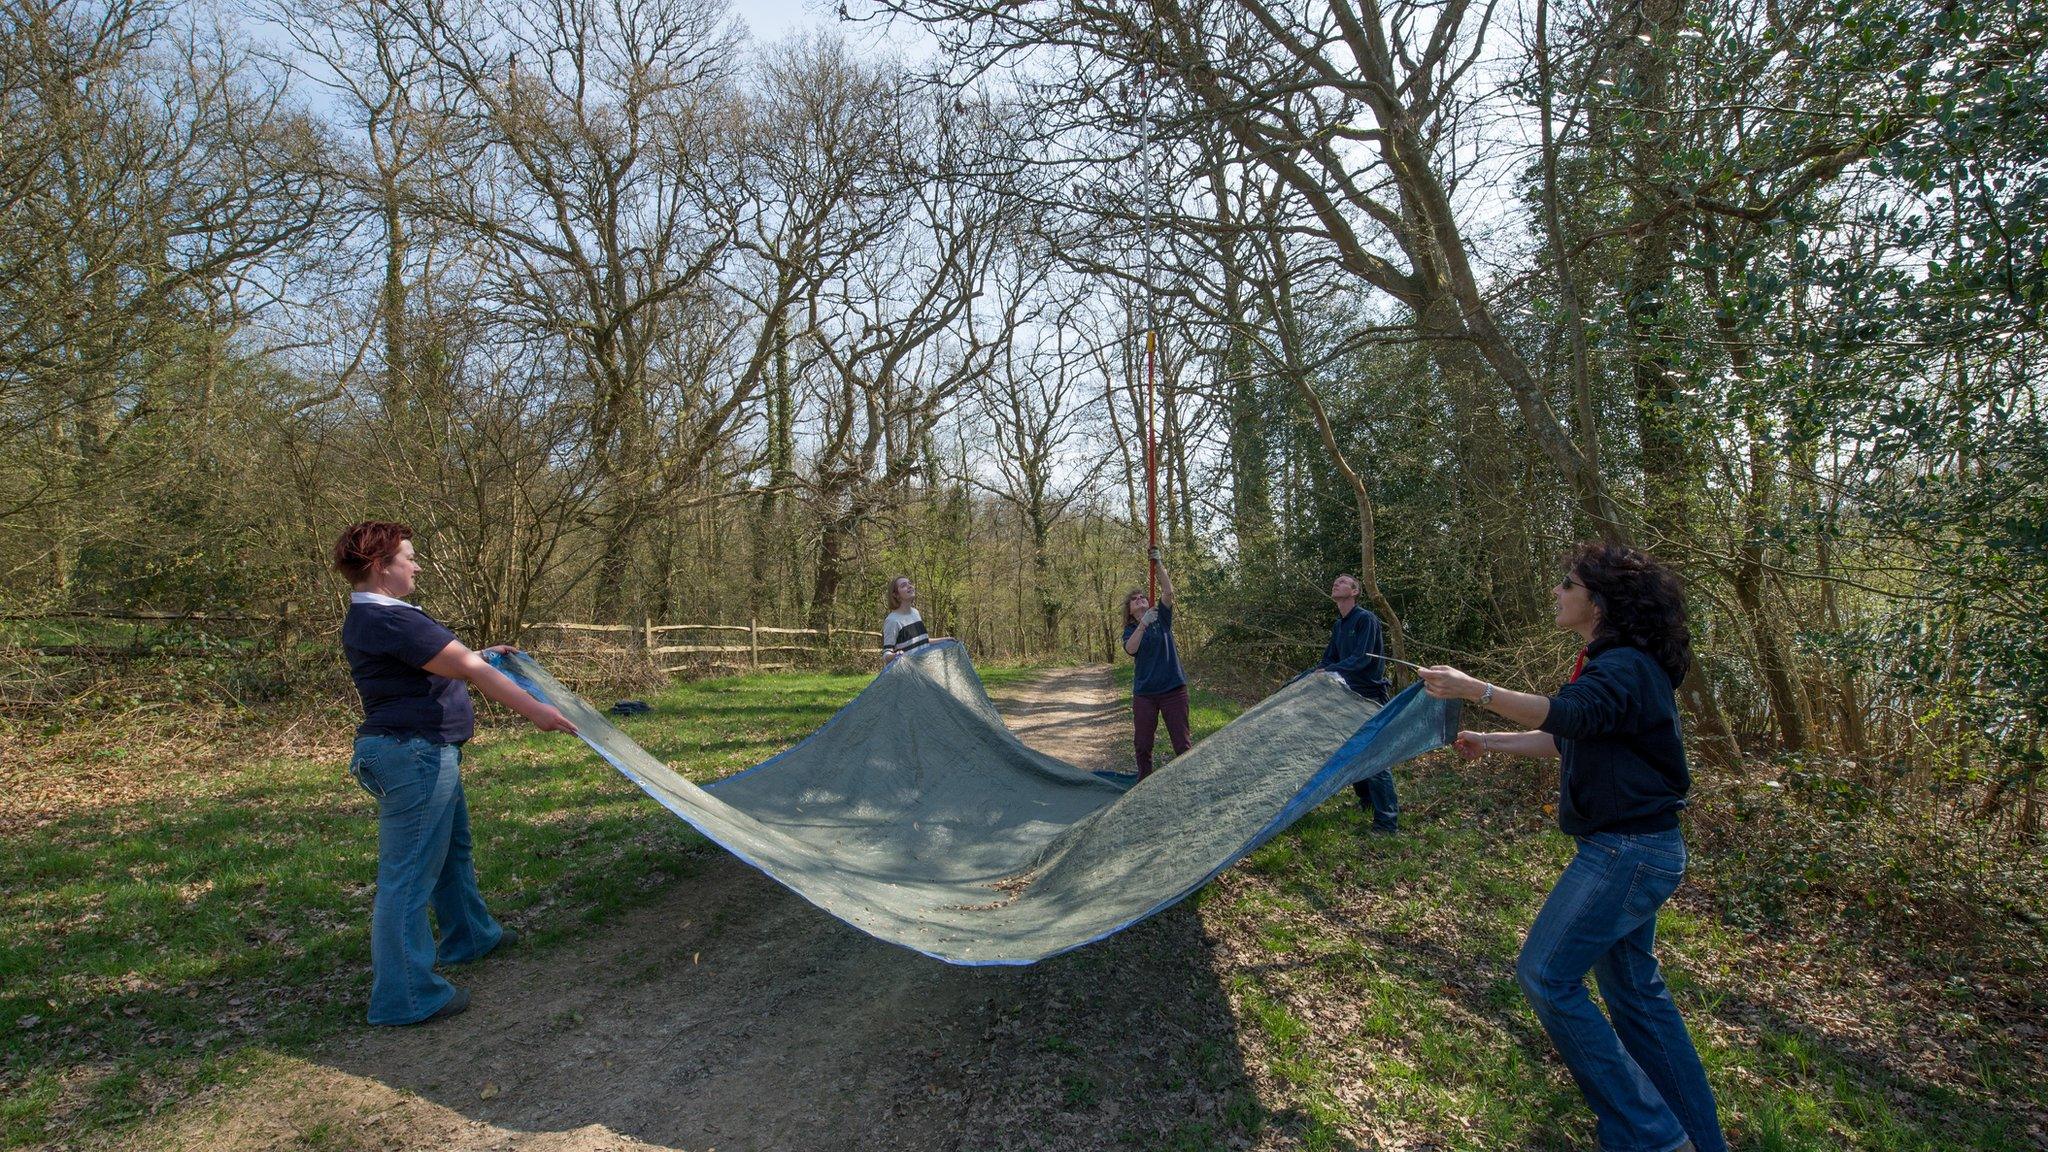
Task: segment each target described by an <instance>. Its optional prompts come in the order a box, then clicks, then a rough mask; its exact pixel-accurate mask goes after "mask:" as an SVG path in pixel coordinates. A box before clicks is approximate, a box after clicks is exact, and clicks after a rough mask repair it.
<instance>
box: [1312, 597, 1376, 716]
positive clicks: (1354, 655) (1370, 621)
mask: <svg viewBox="0 0 2048 1152" xmlns="http://www.w3.org/2000/svg"><path fill="white" fill-rule="evenodd" d="M1384 647H1385V640H1384V639H1383V630H1382V628H1381V625H1380V618H1379V616H1378V614H1376V613H1374V612H1373V611H1372V610H1371V609H1369V608H1361V607H1359V606H1358V605H1356V604H1353V605H1352V606H1351V611H1349V612H1347V613H1345V614H1344V615H1342V616H1339V617H1338V618H1337V623H1336V624H1335V625H1334V626H1332V627H1331V629H1330V644H1329V647H1327V648H1324V649H1323V662H1322V663H1321V664H1319V665H1317V667H1318V668H1319V669H1320V670H1322V671H1326V672H1335V673H1337V674H1338V675H1339V676H1342V677H1344V682H1345V683H1346V684H1349V685H1351V690H1352V691H1353V692H1356V693H1358V694H1359V695H1360V696H1363V697H1365V698H1366V699H1368V700H1378V701H1379V702H1380V703H1382V704H1384V703H1386V701H1387V662H1386V661H1385V660H1384V659H1383V658H1382V657H1383V656H1384V655H1385V653H1384V651H1383V648H1384Z"/></svg>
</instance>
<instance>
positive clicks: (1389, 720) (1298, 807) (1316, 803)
mask: <svg viewBox="0 0 2048 1152" xmlns="http://www.w3.org/2000/svg"><path fill="white" fill-rule="evenodd" d="M957 643H959V641H957V640H938V641H933V642H932V643H930V644H926V645H922V646H920V647H918V648H916V649H913V650H911V651H910V652H907V653H905V654H904V655H902V656H900V657H898V658H897V661H896V662H892V663H891V664H890V665H888V666H887V667H884V668H883V669H882V671H881V673H880V675H884V676H886V675H888V673H889V671H890V669H891V668H894V667H895V664H896V663H900V662H901V661H903V660H914V659H917V658H919V657H920V656H924V655H927V654H929V653H931V652H933V651H936V650H938V648H939V647H940V646H941V645H945V644H957ZM522 655H524V654H523V653H522ZM485 659H486V660H488V661H489V662H490V663H491V665H492V666H493V667H495V668H497V669H499V670H500V671H502V672H504V673H505V674H506V675H507V676H509V677H511V678H512V680H513V682H515V683H517V684H518V685H519V686H520V687H521V688H523V689H525V690H526V692H527V694H528V695H531V696H533V697H534V698H536V699H541V700H545V699H547V696H546V694H545V693H544V692H542V691H540V690H539V688H538V687H537V686H536V685H535V684H534V683H533V682H532V681H531V680H529V679H527V678H526V677H525V676H522V675H521V674H520V672H519V669H518V667H517V666H516V665H515V664H513V663H512V662H511V661H508V660H506V659H505V658H504V657H502V656H500V655H498V654H497V653H491V654H488V655H487V656H485ZM527 659H532V657H527ZM968 668H969V671H970V674H971V675H973V676H974V683H975V686H976V687H977V688H981V689H982V692H983V694H984V695H986V694H987V689H986V687H984V686H983V685H982V683H981V675H980V673H978V672H973V671H972V670H973V663H972V662H971V661H970V662H969V663H968ZM1290 683H1291V682H1290ZM872 686H873V685H872V683H871V684H870V685H869V687H872ZM866 692H867V688H863V689H861V690H860V692H858V693H855V694H854V698H853V699H852V700H849V701H847V702H846V703H845V704H844V705H841V706H840V708H839V710H838V711H837V712H834V713H833V714H832V716H831V718H830V719H827V720H826V721H825V722H824V723H823V724H820V725H819V726H818V728H817V730H816V731H814V732H812V733H811V734H810V735H808V736H806V737H804V738H803V739H802V740H799V741H797V742H796V743H795V744H792V745H790V746H789V747H787V748H785V749H783V750H782V751H780V752H777V753H776V754H775V755H773V756H770V757H769V758H768V759H766V760H763V761H761V762H760V763H759V764H756V765H754V766H753V767H751V768H746V769H743V770H741V771H739V772H735V773H733V774H732V775H730V776H726V777H723V778H721V779H719V780H714V781H712V782H711V783H709V784H705V785H700V787H702V788H703V789H704V790H705V791H706V792H715V791H716V790H717V789H718V787H719V785H721V784H725V783H728V782H730V781H733V780H737V779H739V778H740V777H742V776H746V775H749V774H751V773H754V772H759V771H760V770H761V769H763V768H766V767H768V766H769V765H771V764H774V763H775V762H777V761H779V760H781V759H782V758H783V757H785V756H788V755H789V754H791V753H793V752H795V751H796V750H797V749H799V748H801V747H803V746H804V745H805V744H808V743H810V742H811V741H812V740H815V739H817V738H818V736H819V735H820V734H821V733H823V732H824V731H825V730H826V729H828V728H830V727H831V726H832V725H834V724H836V723H838V722H839V719H840V717H842V716H844V715H846V713H847V712H848V711H849V710H850V709H852V707H853V706H854V704H856V703H858V702H859V700H860V698H861V696H862V695H864V694H866ZM1412 709H1420V710H1423V711H1428V712H1434V713H1436V720H1437V725H1436V731H1435V733H1434V735H1433V736H1432V738H1431V740H1430V742H1429V743H1428V744H1427V745H1426V746H1424V747H1423V748H1421V749H1419V750H1417V751H1416V752H1414V753H1411V755H1413V756H1419V755H1421V754H1422V753H1423V752H1426V751H1429V750H1431V749H1435V748H1441V747H1443V746H1444V745H1446V744H1449V743H1450V742H1451V741H1452V740H1453V739H1454V738H1456V736H1457V733H1458V718H1459V705H1458V703H1457V702H1456V701H1452V700H1438V699H1435V698H1433V697H1430V696H1428V695H1425V694H1424V693H1423V691H1422V685H1420V684H1411V685H1409V686H1408V687H1407V688H1405V689H1403V690H1402V691H1401V692H1400V693H1398V694H1397V695H1395V697H1394V698H1393V699H1392V700H1389V701H1387V702H1386V704H1385V705H1384V706H1382V707H1381V708H1380V710H1379V711H1378V712H1375V713H1373V715H1372V718H1371V719H1369V720H1367V721H1366V722H1365V723H1364V724H1362V725H1360V726H1359V728H1358V731H1356V732H1354V733H1352V734H1351V737H1350V739H1348V740H1346V741H1344V743H1343V744H1341V745H1339V746H1338V748H1337V750H1336V751H1335V752H1332V753H1331V754H1330V756H1329V758H1328V759H1327V760H1325V761H1323V766H1322V767H1321V768H1319V769H1317V770H1316V774H1315V775H1314V776H1312V777H1310V778H1309V781H1308V783H1307V784H1305V785H1303V786H1302V789H1301V791H1299V792H1297V793H1295V795H1294V798H1293V799H1292V800H1289V801H1288V802H1287V804H1286V805H1284V806H1283V807H1282V808H1281V809H1280V811H1279V812H1278V813H1276V814H1275V815H1274V817H1273V819H1272V820H1270V821H1268V822H1267V824H1266V826H1265V827H1263V828H1261V829H1259V830H1258V832H1256V833H1254V834H1253V835H1252V838H1251V839H1249V840H1247V841H1245V843H1244V845H1243V847H1241V848H1239V849H1238V850H1236V851H1235V852H1232V853H1231V854H1230V857H1229V858H1228V859H1226V860H1224V861H1223V862H1222V863H1221V864H1218V865H1217V866H1216V867H1215V868H1213V869H1211V870H1210V871H1209V873H1208V874H1207V875H1205V876H1203V877H1202V878H1201V879H1199V880H1197V881H1195V882H1194V883H1193V884H1190V885H1188V886H1187V887H1186V888H1183V889H1181V890H1180V891H1179V892H1176V893H1174V894H1173V895H1172V896H1169V897H1167V898H1166V899H1164V900H1161V901H1160V902H1159V903H1157V904H1154V905H1153V906H1152V907H1150V908H1147V909H1145V910H1144V911H1143V912H1140V913H1138V914H1137V915H1136V916H1133V917H1131V918H1130V919H1128V920H1125V921H1123V922H1122V923H1120V924H1117V925H1115V926H1114V927H1111V928H1108V929H1106V930H1104V931H1102V932H1099V933H1097V934H1096V935H1094V936H1090V937H1089V938H1087V939H1086V940H1079V941H1076V942H1075V943H1073V944H1069V945H1068V946H1066V947H1065V948H1061V949H1059V950H1058V951H1056V952H1048V953H1046V954H1045V955H1044V956H1040V957H1038V958H1037V959H1034V960H960V959H957V958H954V957H950V956H941V955H938V954H937V953H933V952H926V951H925V950H924V949H922V948H919V947H917V946H916V945H914V944H904V943H902V942H900V941H896V940H887V941H884V943H889V944H897V945H899V946H900V947H904V948H908V949H910V950H911V951H913V952H916V953H918V954H919V955H921V956H929V957H931V958H932V959H934V960H938V961H941V962H943V963H946V964H952V965H955V966H957V967H961V968H1002V967H1022V966H1024V965H1028V964H1036V963H1038V962H1039V961H1041V960H1050V959H1052V958H1053V957H1054V956H1060V955H1064V954H1066V953H1068V952H1072V951H1074V950H1075V949H1077V948H1085V947H1087V946H1088V945H1090V944H1094V943H1096V942H1098V941H1101V940H1107V939H1108V938H1110V937H1111V936H1114V935H1116V934H1117V933H1119V932H1121V931H1123V930H1124V929H1126V928H1129V927H1130V926H1131V925H1133V924H1136V923H1138V922H1140V921H1142V920H1148V919H1150V918H1152V917H1154V916H1157V915H1158V914H1159V913H1161V912H1164V911H1166V910H1167V909H1168V908H1171V907H1173V906H1174V905H1175V904H1178V903H1180V902H1181V901H1183V900H1185V899H1187V898H1188V897H1189V896H1191V895H1193V894H1194V893H1195V892H1197V891H1199V890H1200V889H1201V888H1202V886H1203V885H1205V884H1207V883H1209V881H1211V880H1214V879H1215V878H1216V877H1218V876H1220V875H1222V874H1223V870H1224V869H1226V868H1229V867H1230V866H1231V865H1233V864H1235V863H1237V862H1238V861H1240V860H1242V859H1244V858H1245V857H1247V856H1249V855H1251V854H1252V853H1254V852H1256V851H1258V850H1259V849H1260V848H1261V847H1262V846H1264V845H1265V843H1266V842H1267V841H1268V840H1271V839H1272V838H1273V837H1275V836H1278V835H1279V834H1280V833H1281V832H1283V831H1285V830H1286V829H1287V828H1288V826H1289V825H1291V824H1293V823H1294V822H1295V821H1296V820H1299V819H1301V818H1302V817H1303V816H1306V815H1307V814H1308V813H1310V812H1313V811H1314V810H1315V809H1316V808H1318V807H1320V806H1321V805H1322V803H1323V802H1324V801H1325V800H1328V799H1329V798H1330V797H1332V796H1334V795H1336V794H1337V793H1338V792H1339V791H1341V790H1342V789H1343V788H1344V787H1345V786H1346V785H1348V784H1352V783H1354V782H1356V781H1358V780H1363V779H1365V778H1366V777H1367V776H1373V775H1377V774H1378V773H1379V772H1386V771H1391V770H1392V765H1393V763H1394V762H1392V761H1390V762H1389V763H1388V764H1386V765H1382V766H1381V767H1380V768H1379V769H1378V770H1377V771H1375V772H1363V773H1358V774H1357V775H1353V774H1352V770H1353V768H1354V767H1355V766H1356V765H1357V763H1358V762H1359V761H1360V760H1362V759H1364V758H1365V756H1366V755H1367V753H1368V752H1369V751H1370V750H1371V747H1372V744H1373V742H1374V741H1375V740H1376V739H1378V738H1379V736H1380V734H1381V733H1383V732H1384V731H1386V729H1388V728H1389V727H1391V726H1392V725H1393V723H1394V721H1395V719H1396V718H1398V717H1400V716H1402V715H1404V714H1406V713H1407V712H1409V711H1410V710H1412ZM622 734H623V733H622ZM581 739H582V740H583V742H584V743H585V744H587V745H589V747H590V749H591V751H593V752H596V753H597V754H598V756H600V757H602V758H603V759H604V761H605V763H607V764H610V765H611V766H612V767H613V768H615V769H617V770H618V772H619V774H620V775H622V776H624V777H625V778H626V779H628V780H631V781H632V782H633V783H634V785H635V786H636V787H638V788H639V789H640V790H641V791H642V792H645V793H647V795H649V796H650V797H653V799H654V801H655V802H656V803H658V804H660V805H661V806H662V807H663V808H666V809H668V811H669V812H670V813H672V814H674V815H675V816H676V817H677V818H678V819H680V820H682V821H683V822H684V823H686V824H688V825H689V826H690V827H692V828H694V829H696V830H697V832H698V834H699V835H701V836H703V837H704V838H705V839H707V840H709V841H711V842H712V843H714V844H717V845H718V846H719V847H720V848H723V849H725V850H726V851H727V852H730V853H732V854H733V855H734V856H737V857H739V858H740V859H741V860H742V861H744V862H745V863H746V864H747V865H748V866H749V867H751V868H754V869H755V870H757V871H759V872H760V873H761V874H762V875H764V876H767V877H768V878H769V879H771V880H773V881H775V882H776V883H777V884H780V885H782V886H783V887H784V888H787V889H789V890H790V891H791V892H794V893H796V894H797V895H798V896H800V897H802V898H803V899H804V901H805V902H806V903H809V904H810V905H811V906H812V907H815V908H817V909H818V910H820V911H822V912H825V913H826V914H827V915H831V916H832V918H833V919H835V920H839V921H840V922H841V923H843V924H847V925H848V926H849V927H852V928H855V929H859V927H860V926H859V925H857V924H852V923H850V922H849V921H846V920H844V919H843V918H841V917H839V916H837V915H834V914H833V913H832V910H831V909H829V908H826V907H825V906H824V905H822V904H819V903H818V902H817V901H815V900H812V899H811V898H810V896H809V895H808V894H806V893H805V892H804V891H803V890H802V889H800V888H798V887H796V886H795V885H793V884H791V883H789V882H788V881H786V880H784V879H783V878H782V877H780V876H777V875H776V874H775V873H774V872H772V871H770V870H769V869H768V868H767V867H766V866H764V865H763V864H762V863H761V862H760V861H758V860H755V859H753V858H751V857H749V856H748V855H747V854H746V853H744V852H741V851H739V850H738V849H736V848H734V847H732V846H731V845H729V844H727V843H725V842H724V841H722V840H720V839H719V838H718V837H717V836H716V835H715V834H713V833H712V832H711V831H709V830H708V829H706V828H704V827H703V826H702V825H701V824H699V823H698V822H697V820H696V818H695V817H693V816H692V815H691V814H690V813H688V812H686V811H683V810H682V809H679V808H676V807H673V806H671V805H670V804H669V803H668V801H666V800H665V799H663V798H662V796H661V795H660V794H659V793H658V792H657V791H656V790H655V789H653V788H651V787H649V786H648V783H647V781H645V780H643V779H641V777H640V774H639V773H637V772H635V771H633V770H632V769H631V768H629V767H627V766H626V765H625V764H624V763H621V762H620V761H619V759H618V758H617V757H615V756H613V755H612V754H611V753H610V752H608V751H606V750H605V749H604V748H603V747H602V746H601V745H599V744H597V743H596V742H595V741H593V740H591V739H590V738H589V737H587V736H583V737H581ZM1407 758H1408V757H1402V758H1401V759H1407ZM1093 775H1095V776H1097V777H1099V778H1103V779H1106V780H1109V781H1111V782H1121V781H1119V780H1118V776H1119V775H1120V774H1119V773H1113V772H1096V773H1094V774H1093ZM877 939H880V937H877Z"/></svg>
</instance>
